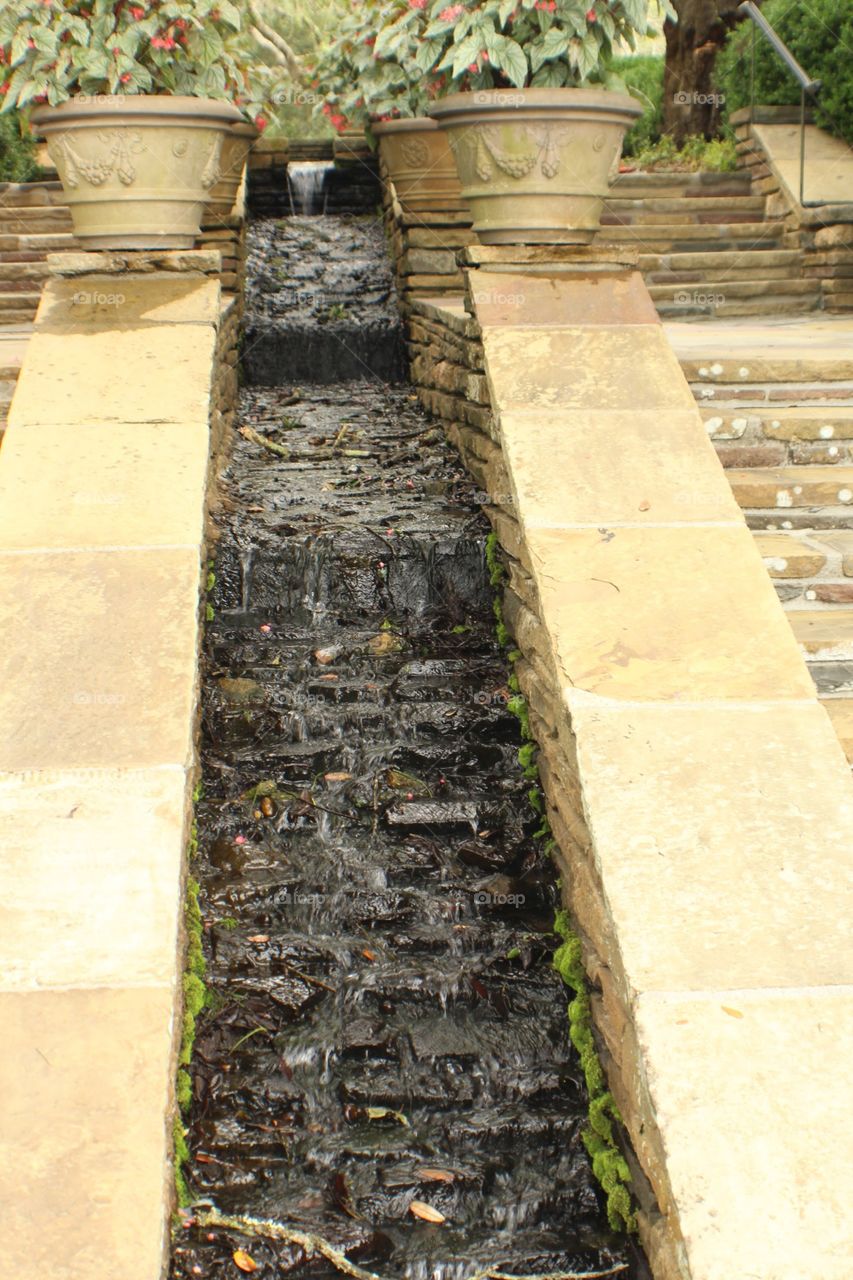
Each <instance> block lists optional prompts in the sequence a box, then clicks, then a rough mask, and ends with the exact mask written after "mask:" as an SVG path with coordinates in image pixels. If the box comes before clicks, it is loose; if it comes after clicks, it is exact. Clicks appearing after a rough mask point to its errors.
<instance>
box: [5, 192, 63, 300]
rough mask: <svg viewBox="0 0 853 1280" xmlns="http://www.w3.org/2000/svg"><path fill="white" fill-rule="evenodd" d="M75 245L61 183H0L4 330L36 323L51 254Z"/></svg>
mask: <svg viewBox="0 0 853 1280" xmlns="http://www.w3.org/2000/svg"><path fill="white" fill-rule="evenodd" d="M74 243H75V241H74V237H73V235H72V234H71V215H70V213H69V212H68V207H67V205H65V204H63V202H62V188H61V186H60V185H59V183H58V182H27V183H3V184H0V325H9V324H27V323H29V322H30V321H31V320H33V319H34V317H35V314H36V310H37V308H38V304H39V298H40V297H41V289H42V285H43V283H44V281H45V279H46V278H47V266H46V263H45V260H46V258H47V255H48V253H53V252H55V251H56V250H58V249H70V248H73V246H74Z"/></svg>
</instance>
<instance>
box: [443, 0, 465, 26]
mask: <svg viewBox="0 0 853 1280" xmlns="http://www.w3.org/2000/svg"><path fill="white" fill-rule="evenodd" d="M464 12H465V6H464V4H451V5H448V6H447V8H446V9H442V11H441V13H440V14H439V15H438V16H439V20H440V21H441V22H455V21H456V19H457V18H458V17H459V15H460V14H461V13H464Z"/></svg>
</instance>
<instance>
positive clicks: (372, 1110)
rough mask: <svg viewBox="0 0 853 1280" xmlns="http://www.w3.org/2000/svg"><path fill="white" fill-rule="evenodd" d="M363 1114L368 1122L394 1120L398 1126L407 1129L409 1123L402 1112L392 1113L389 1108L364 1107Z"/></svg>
mask: <svg viewBox="0 0 853 1280" xmlns="http://www.w3.org/2000/svg"><path fill="white" fill-rule="evenodd" d="M365 1114H366V1115H367V1118H368V1120H396V1121H397V1123H398V1124H402V1125H404V1126H405V1128H407V1129H408V1128H409V1122H408V1120H407V1119H406V1117H405V1116H404V1115H403V1113H402V1111H392V1110H391V1108H390V1107H365Z"/></svg>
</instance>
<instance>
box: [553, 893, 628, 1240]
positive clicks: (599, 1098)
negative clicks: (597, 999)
mask: <svg viewBox="0 0 853 1280" xmlns="http://www.w3.org/2000/svg"><path fill="white" fill-rule="evenodd" d="M554 932H555V933H557V934H559V936H560V937H561V938H562V939H563V941H562V943H561V944H560V946H559V947H558V948H557V950H556V951H555V952H554V960H553V964H554V968H555V969H556V970H557V972H558V973H559V975H560V977H561V978H562V979H563V982H564V983H565V984H566V986H567V987H571V989H572V990H573V991H574V993H575V994H574V999H573V1000H572V1001H571V1003H570V1004H569V1035H570V1037H571V1041H572V1044H573V1045H574V1047H575V1049H576V1050H577V1053H578V1057H579V1058H580V1063H581V1069H582V1071H583V1074H584V1080H585V1081H586V1088H587V1093H588V1094H589V1125H588V1127H587V1129H586V1130H585V1132H584V1135H583V1141H584V1146H585V1147H586V1149H587V1151H588V1153H589V1157H590V1159H591V1161H592V1169H593V1173H594V1174H595V1176H596V1178H597V1179H598V1181H599V1182H600V1183H601V1186H602V1188H603V1190H604V1193H605V1195H606V1196H607V1217H608V1220H609V1222H610V1225H611V1226H612V1227H613V1229H614V1230H621V1231H635V1230H636V1227H637V1215H636V1212H635V1210H634V1207H633V1204H632V1201H631V1192H630V1185H631V1173H630V1170H629V1168H628V1165H627V1163H626V1161H625V1158H624V1156H623V1155H622V1154H621V1152H620V1151H619V1149H618V1147H617V1146H616V1140H615V1136H614V1125H621V1123H622V1117H621V1116H620V1114H619V1108H618V1107H617V1106H616V1103H615V1102H614V1100H613V1095H612V1094H611V1093H610V1091H609V1089H608V1088H607V1079H606V1077H605V1074H604V1069H603V1067H602V1065H601V1062H600V1061H599V1057H598V1052H597V1050H596V1047H595V1038H594V1036H593V1031H592V1008H591V1004H590V998H589V990H588V987H587V980H586V970H585V969H584V966H583V954H582V950H581V941H580V938H579V937H578V936H577V934H576V933H575V932H574V930H573V929H572V926H571V922H570V920H569V917H568V914H567V913H566V912H565V911H558V912H557V917H556V919H555V921H554Z"/></svg>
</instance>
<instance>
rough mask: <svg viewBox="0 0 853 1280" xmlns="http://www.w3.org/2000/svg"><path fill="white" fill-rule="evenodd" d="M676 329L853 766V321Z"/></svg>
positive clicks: (684, 361) (672, 332) (713, 433)
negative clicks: (690, 332) (690, 331)
mask: <svg viewBox="0 0 853 1280" xmlns="http://www.w3.org/2000/svg"><path fill="white" fill-rule="evenodd" d="M689 328H690V330H692V336H691V335H690V334H689V333H688V332H687V329H688V326H681V325H671V326H668V333H669V336H670V338H671V339H672V340H673V345H674V346H675V349H676V351H677V352H678V354H679V357H680V359H681V365H682V369H683V370H684V373H685V375H686V376H687V378H688V381H689V382H690V384H691V387H692V389H693V392H694V395H695V396H696V399H697V402H698V403H699V405H700V407H701V411H702V416H703V418H704V420H705V425H706V427H707V430H708V434H709V436H710V438H711V439H712V441H713V442H714V445H715V447H716V449H717V453H718V455H719V457H720V460H721V461H722V463H723V465H724V466H725V468H726V470H727V473H728V477H729V479H730V481H731V484H732V489H733V491H734V494H735V497H736V498H737V500H738V503H739V504H740V506H741V508H742V509H743V512H744V515H745V517H746V520H747V523H748V524H749V526H750V528H751V529H753V530H754V531H755V540H756V544H757V546H758V549H759V551H760V553H761V556H762V558H763V560H764V563H765V565H766V566H767V569H768V572H769V573H770V575H771V577H772V578H773V580H774V583H775V585H776V590H777V593H778V595H779V597H780V599H781V600H782V602H783V604H784V606H785V609H786V611H787V612H788V616H789V619H790V622H791V626H792V627H793V630H794V634H795V635H796V637H797V639H798V641H799V643H800V645H801V647H802V650H803V653H804V656H805V658H806V661H807V663H808V666H809V669H810V671H811V673H812V677H813V678H814V681H815V684H816V685H817V688H818V692H819V693H820V695H821V699H822V700H823V701H824V702H825V705H826V707H827V710H828V711H829V713H830V716H831V717H832V719H833V723H834V724H835V727H836V730H837V732H838V734H839V737H840V739H841V741H842V744H843V745H844V747H845V750H846V751H847V754H848V758H849V759H850V760H851V762H853V317H845V316H837V317H835V316H825V315H821V316H815V317H814V318H812V319H810V320H809V319H802V320H799V321H796V320H794V321H791V322H789V323H788V324H787V325H786V324H781V323H773V322H770V321H767V322H765V323H764V324H761V325H756V326H752V325H745V324H740V325H736V324H734V323H732V324H731V325H728V326H726V325H722V324H716V323H715V322H713V321H711V322H709V323H708V324H707V325H702V326H699V327H698V328H697V326H692V325H691V326H690V327H689Z"/></svg>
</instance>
